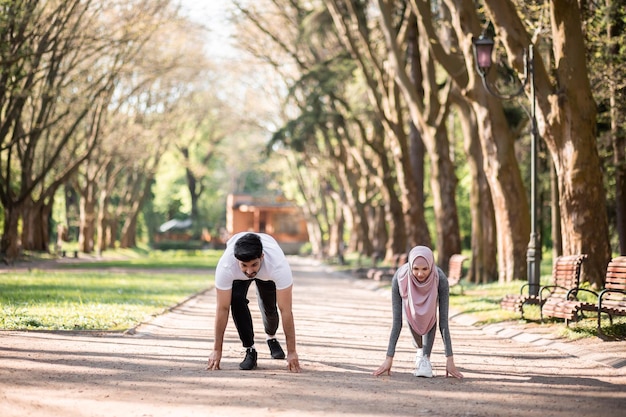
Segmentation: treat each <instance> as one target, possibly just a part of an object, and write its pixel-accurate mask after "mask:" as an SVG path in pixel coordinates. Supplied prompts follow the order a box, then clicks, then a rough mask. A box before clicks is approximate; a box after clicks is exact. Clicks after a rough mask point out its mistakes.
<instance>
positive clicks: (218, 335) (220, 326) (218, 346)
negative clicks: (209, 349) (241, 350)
mask: <svg viewBox="0 0 626 417" xmlns="http://www.w3.org/2000/svg"><path fill="white" fill-rule="evenodd" d="M227 323H228V311H226V314H224V313H223V312H220V311H218V312H217V313H216V315H215V340H214V342H213V349H214V350H219V351H221V350H222V347H223V345H224V333H225V332H226V324H227Z"/></svg>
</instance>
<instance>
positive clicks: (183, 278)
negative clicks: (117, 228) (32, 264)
mask: <svg viewBox="0 0 626 417" xmlns="http://www.w3.org/2000/svg"><path fill="white" fill-rule="evenodd" d="M221 253H222V252H221V251H202V252H201V253H200V252H199V253H170V252H167V253H166V252H154V253H151V254H150V255H148V256H143V257H138V258H131V259H126V260H111V261H98V262H80V263H75V264H74V263H72V264H62V267H63V268H64V269H63V270H54V271H46V270H36V269H33V270H31V271H24V272H8V273H4V274H0V328H2V329H11V330H17V329H22V330H24V329H26V330H32V329H38V330H106V331H122V330H127V329H129V328H132V327H134V326H136V325H137V324H139V323H140V322H142V321H145V320H146V319H147V318H150V317H152V316H155V315H158V314H161V313H162V312H163V311H165V310H166V309H167V308H169V307H171V306H173V305H176V304H177V303H179V302H181V301H183V300H184V299H186V298H187V297H189V296H191V295H193V294H195V293H197V292H200V291H202V290H204V289H207V288H210V287H212V286H213V278H214V276H213V272H212V271H211V270H210V268H214V267H215V265H216V264H217V260H218V259H219V256H220V255H221ZM60 265H61V264H57V266H60ZM109 268H113V270H110V269H109ZM119 268H121V269H119ZM178 268H186V269H195V270H198V272H197V273H188V272H182V271H176V269H178ZM151 270H153V271H151ZM202 271H206V273H202Z"/></svg>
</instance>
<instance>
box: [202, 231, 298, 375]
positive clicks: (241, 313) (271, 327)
mask: <svg viewBox="0 0 626 417" xmlns="http://www.w3.org/2000/svg"><path fill="white" fill-rule="evenodd" d="M253 281H254V282H255V283H256V291H257V298H258V302H259V309H260V310H261V317H262V318H263V326H264V328H265V333H266V335H267V337H266V339H267V344H268V346H269V349H270V353H271V355H272V358H274V359H285V352H284V351H283V349H282V347H281V346H280V343H279V342H278V340H277V339H276V330H278V323H279V315H278V310H277V309H276V305H277V304H278V309H280V316H281V317H282V319H283V332H284V333H285V339H286V342H287V358H286V359H287V368H288V369H289V370H290V371H291V372H300V363H299V361H298V354H297V353H296V331H295V325H294V320H293V312H292V308H291V306H292V288H293V277H292V275H291V268H290V267H289V264H288V262H287V258H286V257H285V254H284V253H283V251H282V249H281V248H280V246H279V245H278V242H276V240H274V238H272V237H271V236H269V235H267V234H264V233H245V232H244V233H238V234H236V235H234V236H233V237H232V238H230V239H229V240H228V242H227V244H226V250H225V251H224V254H223V255H222V257H221V258H220V260H219V262H218V263H217V269H216V272H215V288H216V296H217V301H216V311H215V341H214V345H213V352H212V353H211V355H210V356H209V363H208V367H207V369H210V370H217V369H220V360H221V359H222V346H223V344H224V332H225V331H226V324H227V323H228V314H229V311H230V310H231V309H232V315H233V321H234V322H235V327H236V328H237V332H238V333H239V338H240V339H241V343H242V344H243V347H244V348H245V349H246V356H245V359H244V360H243V362H241V363H240V364H239V369H243V370H250V369H254V368H256V366H257V351H256V347H255V345H254V329H253V327H252V316H251V315H250V309H249V308H248V303H249V300H248V296H247V295H248V288H250V284H252V282H253Z"/></svg>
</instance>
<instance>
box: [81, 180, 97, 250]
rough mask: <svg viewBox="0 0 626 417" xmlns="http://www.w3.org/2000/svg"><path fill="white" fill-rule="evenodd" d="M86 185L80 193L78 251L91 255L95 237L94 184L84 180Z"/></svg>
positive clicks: (91, 181)
mask: <svg viewBox="0 0 626 417" xmlns="http://www.w3.org/2000/svg"><path fill="white" fill-rule="evenodd" d="M85 181H86V184H84V187H83V188H82V190H81V193H80V204H79V207H80V210H79V215H80V216H79V218H80V224H79V230H80V232H79V234H78V249H79V250H80V251H81V252H83V253H92V252H93V249H94V242H95V236H96V192H97V190H96V188H97V187H96V184H95V181H93V180H91V179H89V178H85Z"/></svg>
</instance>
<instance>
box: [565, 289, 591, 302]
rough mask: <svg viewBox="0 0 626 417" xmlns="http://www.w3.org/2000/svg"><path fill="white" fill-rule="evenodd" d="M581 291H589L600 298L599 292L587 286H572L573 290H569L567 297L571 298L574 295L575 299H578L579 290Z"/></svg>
mask: <svg viewBox="0 0 626 417" xmlns="http://www.w3.org/2000/svg"><path fill="white" fill-rule="evenodd" d="M579 291H583V292H588V293H589V294H593V295H594V296H595V297H596V298H598V293H597V292H595V291H593V290H589V289H587V288H572V289H571V290H569V291H568V292H567V296H566V298H567V299H568V300H569V299H570V297H574V299H575V300H578V292H579Z"/></svg>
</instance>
